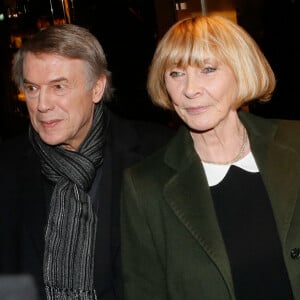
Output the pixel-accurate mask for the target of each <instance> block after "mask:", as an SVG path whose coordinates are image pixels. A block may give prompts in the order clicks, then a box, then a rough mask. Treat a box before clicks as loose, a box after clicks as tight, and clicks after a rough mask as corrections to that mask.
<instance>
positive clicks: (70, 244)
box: [29, 102, 105, 300]
mask: <svg viewBox="0 0 300 300" xmlns="http://www.w3.org/2000/svg"><path fill="white" fill-rule="evenodd" d="M104 123H105V122H104V114H103V104H102V103H101V102H100V104H97V105H96V107H95V112H94V119H93V125H92V128H91V130H90V131H89V134H88V135H87V137H86V139H85V140H84V142H83V143H82V144H81V145H80V147H79V149H78V150H77V151H76V152H73V151H68V150H66V149H64V148H62V147H61V146H51V145H48V144H45V143H44V142H43V141H42V140H41V139H40V137H39V135H38V134H37V132H35V130H34V129H33V127H32V126H30V130H29V138H30V141H31V143H32V144H33V147H34V149H35V151H36V152H37V154H38V155H39V157H40V160H41V164H42V173H43V174H44V175H45V176H46V177H47V178H48V179H49V180H51V181H52V182H54V183H55V188H54V190H53V193H52V197H51V202H50V210H49V216H48V223H47V227H46V233H45V252H44V269H43V273H44V283H45V288H46V294H47V299H49V300H54V299H55V300H74V299H77V300H95V299H97V295H96V291H95V289H94V282H93V281H94V280H93V279H94V278H93V277H94V248H95V238H96V228H97V215H96V214H95V212H94V211H93V205H92V202H91V199H90V197H89V195H88V193H87V192H88V190H89V189H90V187H91V185H92V183H93V180H94V178H95V175H96V172H97V168H98V167H99V166H100V165H101V164H102V162H103V145H104V138H105V129H104Z"/></svg>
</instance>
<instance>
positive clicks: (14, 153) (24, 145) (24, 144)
mask: <svg viewBox="0 0 300 300" xmlns="http://www.w3.org/2000/svg"><path fill="white" fill-rule="evenodd" d="M31 149H32V148H31V145H30V142H29V140H28V135H27V134H25V133H24V134H20V135H17V136H13V137H10V138H7V139H5V140H3V141H1V142H0V160H1V161H2V162H6V161H10V162H11V161H14V160H17V158H18V157H21V156H24V155H25V154H27V153H28V151H29V150H30V151H31Z"/></svg>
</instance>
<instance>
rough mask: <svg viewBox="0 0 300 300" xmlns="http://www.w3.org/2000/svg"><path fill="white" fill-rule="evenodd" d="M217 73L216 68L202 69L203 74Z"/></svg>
mask: <svg viewBox="0 0 300 300" xmlns="http://www.w3.org/2000/svg"><path fill="white" fill-rule="evenodd" d="M215 71H216V68H213V67H205V68H203V69H202V73H212V72H215Z"/></svg>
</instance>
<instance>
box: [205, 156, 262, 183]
mask: <svg viewBox="0 0 300 300" xmlns="http://www.w3.org/2000/svg"><path fill="white" fill-rule="evenodd" d="M202 164H203V167H204V170H205V174H206V177H207V181H208V185H209V186H213V185H217V184H218V183H220V182H221V181H222V180H223V178H224V177H225V176H226V174H227V172H228V170H229V168H230V166H231V165H233V166H237V167H240V168H241V169H243V170H245V171H248V172H251V173H256V172H259V170H258V168H257V164H256V161H255V159H254V156H253V154H252V152H249V153H248V154H247V155H246V156H245V157H243V158H242V159H240V160H239V161H236V162H234V163H232V164H227V165H218V164H213V163H205V162H202Z"/></svg>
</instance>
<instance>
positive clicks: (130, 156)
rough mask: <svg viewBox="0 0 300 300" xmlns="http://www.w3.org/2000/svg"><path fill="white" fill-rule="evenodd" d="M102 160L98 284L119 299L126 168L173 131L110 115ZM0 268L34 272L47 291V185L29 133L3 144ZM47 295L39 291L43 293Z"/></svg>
mask: <svg viewBox="0 0 300 300" xmlns="http://www.w3.org/2000/svg"><path fill="white" fill-rule="evenodd" d="M107 114H108V115H109V116H110V122H109V125H108V128H107V141H106V145H105V150H104V164H103V169H102V173H101V174H102V175H101V180H100V183H99V186H98V187H97V190H96V195H97V197H98V198H99V201H98V206H99V207H98V212H99V213H98V229H97V239H96V252H95V256H96V258H95V260H96V265H95V279H94V282H95V287H96V290H97V295H98V298H99V299H103V300H116V299H121V281H120V255H119V249H120V233H119V194H120V184H121V175H122V172H123V169H124V168H126V167H128V166H129V165H131V164H133V163H135V162H137V161H139V160H141V159H143V158H144V157H145V156H147V155H148V154H150V153H151V152H153V151H154V150H155V149H156V148H158V147H160V146H161V145H162V144H163V143H164V142H165V141H166V140H167V139H168V137H169V135H170V131H169V129H167V128H165V127H163V126H160V125H156V124H151V123H146V122H138V121H126V120H123V119H120V118H118V117H117V116H115V115H112V114H111V113H109V112H108V111H107ZM0 191H1V200H0V274H20V273H24V274H31V275H33V276H34V279H35V281H36V284H37V286H38V288H39V290H41V293H42V294H43V289H44V287H43V277H42V276H43V275H42V264H43V250H44V229H45V225H46V221H47V205H48V203H47V201H48V200H47V198H49V196H50V195H47V197H45V194H47V191H46V190H45V184H44V180H43V178H42V176H41V167H40V163H39V159H38V158H37V156H36V154H35V152H34V151H33V149H32V147H31V144H30V142H29V140H28V138H27V135H25V136H22V137H18V138H14V139H12V140H11V141H7V142H4V143H3V144H2V145H0ZM43 297H44V296H41V299H43Z"/></svg>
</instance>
